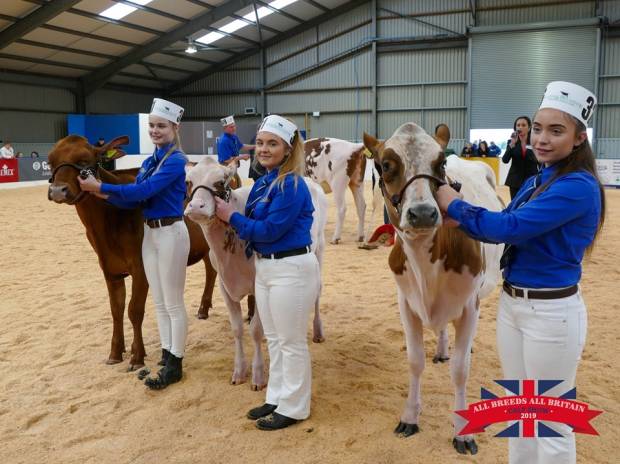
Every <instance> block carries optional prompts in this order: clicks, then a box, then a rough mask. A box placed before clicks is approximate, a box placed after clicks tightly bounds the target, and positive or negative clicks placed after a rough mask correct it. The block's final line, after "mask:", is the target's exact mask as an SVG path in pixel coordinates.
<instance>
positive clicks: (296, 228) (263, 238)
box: [230, 169, 314, 254]
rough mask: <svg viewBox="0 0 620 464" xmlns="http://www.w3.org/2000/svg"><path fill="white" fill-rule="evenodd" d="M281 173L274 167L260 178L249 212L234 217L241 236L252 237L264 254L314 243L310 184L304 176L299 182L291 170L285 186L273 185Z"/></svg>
mask: <svg viewBox="0 0 620 464" xmlns="http://www.w3.org/2000/svg"><path fill="white" fill-rule="evenodd" d="M277 176H278V170H277V169H273V170H272V171H271V172H269V173H267V174H265V175H264V176H263V177H261V178H260V179H258V180H257V181H256V182H255V183H254V186H253V187H252V190H251V191H250V195H249V196H248V201H247V203H246V210H245V214H246V215H245V216H244V215H243V214H240V213H233V214H232V216H231V217H230V224H231V225H232V226H233V228H234V229H235V230H236V231H237V233H238V234H239V237H241V238H242V239H243V240H248V241H250V242H251V244H252V248H253V249H254V250H256V251H258V252H259V253H263V254H269V253H276V252H278V251H287V250H294V249H296V248H301V247H304V246H307V245H310V244H311V243H312V238H311V235H310V228H311V227H312V213H313V211H314V206H313V205H312V197H311V196H310V191H309V190H308V186H307V185H306V183H305V182H304V180H303V179H302V178H299V177H298V178H297V182H295V176H294V175H293V174H289V175H287V176H286V177H285V178H284V183H283V186H282V187H280V185H273V186H271V188H270V185H271V184H272V183H273V181H274V180H275V179H276V178H277ZM295 183H296V184H297V185H296V186H295ZM252 211H253V212H252ZM248 216H251V217H248Z"/></svg>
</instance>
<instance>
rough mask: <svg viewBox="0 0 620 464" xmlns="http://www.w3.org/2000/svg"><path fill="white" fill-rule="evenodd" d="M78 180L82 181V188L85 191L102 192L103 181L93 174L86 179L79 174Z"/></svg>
mask: <svg viewBox="0 0 620 464" xmlns="http://www.w3.org/2000/svg"><path fill="white" fill-rule="evenodd" d="M77 180H78V182H79V183H80V188H81V189H82V190H84V191H85V192H96V193H99V192H101V182H100V181H98V180H97V179H95V178H94V177H93V176H92V175H90V176H88V177H87V178H86V179H82V178H81V177H80V176H78V178H77Z"/></svg>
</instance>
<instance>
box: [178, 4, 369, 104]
mask: <svg viewBox="0 0 620 464" xmlns="http://www.w3.org/2000/svg"><path fill="white" fill-rule="evenodd" d="M369 1H370V0H352V1H349V2H347V3H344V4H342V5H340V6H338V7H336V8H334V9H332V10H330V11H329V12H328V13H324V14H322V15H319V16H316V17H315V18H312V19H311V20H309V21H306V22H304V23H303V24H300V25H299V26H296V27H294V28H292V29H289V30H288V31H285V32H283V33H281V34H278V35H277V36H275V37H272V38H271V39H269V40H266V41H265V42H264V47H265V48H267V47H270V46H272V45H275V44H277V43H280V42H282V41H284V40H287V39H290V38H291V37H294V36H296V35H297V34H300V33H302V32H304V31H307V30H308V29H312V28H313V27H316V26H317V25H319V24H321V23H323V22H325V21H327V20H329V19H333V18H334V17H336V16H338V15H340V14H343V13H346V12H348V11H350V10H351V9H352V8H355V7H358V6H360V5H363V4H366V3H368V2H369ZM256 3H262V2H259V1H256ZM259 50H260V49H257V48H255V49H250V50H247V51H245V52H242V53H239V55H237V56H233V57H232V58H229V59H227V60H226V61H222V62H221V63H219V65H218V66H214V67H212V68H209V69H206V70H203V71H199V72H197V73H196V74H194V75H193V76H190V77H189V78H188V79H186V80H184V81H181V82H178V83H176V84H174V85H172V86H171V87H168V88H167V89H166V92H167V93H168V94H174V93H175V92H178V91H179V90H181V89H182V88H183V87H186V86H188V85H189V84H191V83H193V82H196V81H198V80H200V79H204V78H205V77H209V76H210V75H212V74H215V73H216V72H218V71H221V70H223V69H225V68H227V67H229V66H232V65H234V64H236V63H239V62H240V61H243V60H244V59H246V58H249V57H250V56H252V55H254V54H256V53H258V51H259Z"/></svg>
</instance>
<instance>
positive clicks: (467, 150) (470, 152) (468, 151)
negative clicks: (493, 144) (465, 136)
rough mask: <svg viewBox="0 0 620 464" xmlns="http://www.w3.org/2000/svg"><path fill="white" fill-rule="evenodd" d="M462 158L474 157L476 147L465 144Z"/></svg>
mask: <svg viewBox="0 0 620 464" xmlns="http://www.w3.org/2000/svg"><path fill="white" fill-rule="evenodd" d="M461 156H462V157H464V158H471V157H472V156H474V147H473V146H472V144H471V143H469V142H465V146H464V147H463V149H462V150H461Z"/></svg>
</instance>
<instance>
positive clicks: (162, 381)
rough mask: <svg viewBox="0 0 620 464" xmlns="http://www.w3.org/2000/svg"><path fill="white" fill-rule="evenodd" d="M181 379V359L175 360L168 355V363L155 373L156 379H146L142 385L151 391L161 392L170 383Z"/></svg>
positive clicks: (172, 356)
mask: <svg viewBox="0 0 620 464" xmlns="http://www.w3.org/2000/svg"><path fill="white" fill-rule="evenodd" d="M181 377H183V358H177V357H176V356H175V355H173V354H172V353H170V355H169V356H168V362H167V363H166V365H165V366H164V367H162V368H161V369H160V370H159V372H158V373H157V377H148V378H147V379H146V380H145V381H144V385H146V386H147V387H149V388H150V389H151V390H161V389H163V388H166V387H167V386H168V385H170V384H172V383H176V382H178V381H179V380H181Z"/></svg>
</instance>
